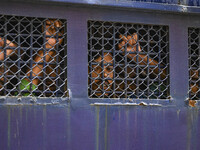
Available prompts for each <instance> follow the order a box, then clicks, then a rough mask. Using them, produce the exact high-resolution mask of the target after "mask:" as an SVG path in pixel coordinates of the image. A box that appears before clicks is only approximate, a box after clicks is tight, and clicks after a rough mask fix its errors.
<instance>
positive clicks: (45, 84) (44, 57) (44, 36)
mask: <svg viewBox="0 0 200 150" xmlns="http://www.w3.org/2000/svg"><path fill="white" fill-rule="evenodd" d="M46 20H49V18H48V19H45V20H43V21H44V27H45V28H44V29H45V30H44V31H43V34H44V35H43V49H44V51H43V62H42V71H43V76H42V77H41V78H40V80H42V81H43V83H42V84H43V86H42V87H43V88H42V95H43V96H46V94H47V93H44V91H45V89H46V86H47V81H46V80H45V81H44V80H43V79H46V78H45V77H46V54H47V53H48V52H49V49H46V42H48V43H49V40H46V39H47V37H48V38H50V36H46V30H48V29H47V28H46ZM43 21H42V22H43ZM51 26H52V24H50V26H49V28H51ZM51 36H52V35H51ZM37 76H38V75H37Z"/></svg>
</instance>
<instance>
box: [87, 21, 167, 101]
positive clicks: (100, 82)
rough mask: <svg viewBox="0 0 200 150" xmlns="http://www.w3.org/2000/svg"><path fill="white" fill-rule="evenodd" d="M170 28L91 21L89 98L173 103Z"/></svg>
mask: <svg viewBox="0 0 200 150" xmlns="http://www.w3.org/2000/svg"><path fill="white" fill-rule="evenodd" d="M168 34H169V32H168V26H162V25H143V24H131V23H117V22H103V21H88V96H89V98H136V99H139V98H140V99H169V97H170V96H169V39H168V38H169V37H168V36H169V35H168Z"/></svg>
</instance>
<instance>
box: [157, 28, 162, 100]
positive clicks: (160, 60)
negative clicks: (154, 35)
mask: <svg viewBox="0 0 200 150" xmlns="http://www.w3.org/2000/svg"><path fill="white" fill-rule="evenodd" d="M161 28H163V26H159V29H158V36H159V39H161V31H160V30H161ZM158 48H159V49H158V66H157V67H158V85H159V86H158V95H157V99H158V98H160V96H161V93H162V92H161V91H160V90H161V86H160V83H161V80H162V78H161V76H160V72H161V69H160V68H161V64H160V62H162V59H161V54H160V53H162V51H163V49H162V47H161V41H159V42H158Z"/></svg>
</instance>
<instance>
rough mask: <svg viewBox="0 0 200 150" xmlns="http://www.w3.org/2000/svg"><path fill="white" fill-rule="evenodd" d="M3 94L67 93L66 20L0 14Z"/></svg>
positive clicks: (0, 55) (0, 56)
mask: <svg viewBox="0 0 200 150" xmlns="http://www.w3.org/2000/svg"><path fill="white" fill-rule="evenodd" d="M0 27H1V28H0V75H1V78H0V95H1V96H38V97H65V96H66V95H67V93H66V92H67V90H66V89H67V87H66V85H67V84H66V83H67V72H66V71H67V62H66V61H67V53H66V52H67V51H66V50H67V49H66V46H67V45H66V44H67V42H66V34H67V31H66V21H65V20H63V19H47V18H31V17H19V16H4V15H2V16H0Z"/></svg>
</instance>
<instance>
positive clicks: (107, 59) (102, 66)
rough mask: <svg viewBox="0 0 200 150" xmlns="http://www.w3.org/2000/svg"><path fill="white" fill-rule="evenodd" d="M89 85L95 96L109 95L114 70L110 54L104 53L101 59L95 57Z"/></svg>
mask: <svg viewBox="0 0 200 150" xmlns="http://www.w3.org/2000/svg"><path fill="white" fill-rule="evenodd" d="M90 75H91V83H90V84H91V85H92V91H93V92H94V93H95V95H96V96H103V95H106V96H108V95H109V92H110V91H111V90H112V84H113V77H114V70H113V57H112V54H111V53H104V54H103V57H102V56H99V57H97V58H96V59H95V60H94V61H93V64H92V70H91V72H90Z"/></svg>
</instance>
